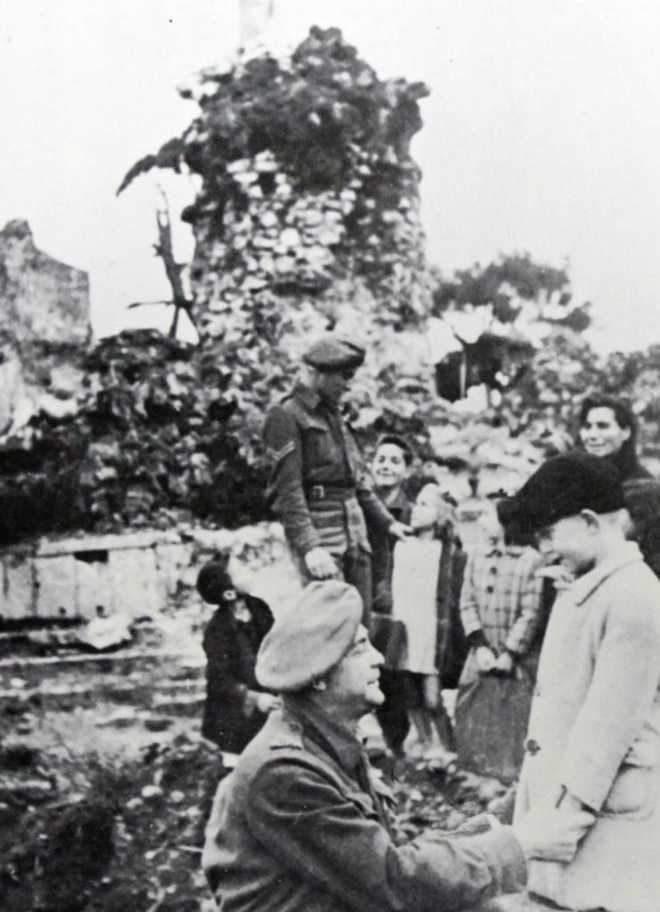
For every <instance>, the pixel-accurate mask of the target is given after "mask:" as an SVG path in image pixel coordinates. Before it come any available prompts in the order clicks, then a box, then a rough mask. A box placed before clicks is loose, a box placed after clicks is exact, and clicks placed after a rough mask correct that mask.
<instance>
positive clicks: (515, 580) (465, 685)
mask: <svg viewBox="0 0 660 912" xmlns="http://www.w3.org/2000/svg"><path fill="white" fill-rule="evenodd" d="M478 522H479V525H480V527H481V533H482V543H481V545H478V546H476V547H475V548H474V550H473V551H472V553H471V554H469V556H468V561H467V566H466V569H465V579H464V581H463V589H462V592H461V602H460V615H461V621H462V623H463V628H464V631H465V635H466V637H467V641H468V645H469V647H470V651H469V654H468V658H467V661H466V663H465V666H464V668H463V672H462V674H461V679H460V683H459V692H458V698H457V701H456V727H457V731H456V736H457V746H458V755H459V762H461V763H462V764H463V765H464V766H466V767H468V768H470V769H473V770H474V771H475V772H480V773H484V774H489V775H494V776H498V777H499V778H502V779H512V778H514V777H515V774H516V772H517V767H519V765H520V763H521V762H522V753H523V744H522V740H523V738H524V730H525V727H526V724H527V716H528V715H529V705H530V702H531V696H532V685H533V679H532V673H531V672H530V669H529V667H527V665H526V658H528V657H529V654H530V651H531V648H532V646H533V645H534V644H535V642H536V633H537V630H538V627H539V624H540V622H541V619H542V593H543V579H542V577H541V576H540V575H539V573H538V571H539V570H540V568H541V566H542V564H543V559H542V557H541V555H540V554H539V553H538V552H537V551H535V550H534V549H533V548H531V547H525V546H521V545H515V544H511V543H509V542H508V541H507V540H506V537H505V531H504V528H503V527H502V525H501V524H500V522H499V518H498V514H497V506H496V504H495V502H491V503H488V504H486V505H485V507H484V511H483V513H482V515H481V517H480V519H479V520H478ZM503 679H504V680H503ZM498 701H499V702H498ZM489 712H490V715H491V716H492V715H495V717H494V718H492V720H491V722H490V724H489V725H488V726H485V725H484V719H485V718H487V717H488V715H489ZM521 732H522V734H521Z"/></svg>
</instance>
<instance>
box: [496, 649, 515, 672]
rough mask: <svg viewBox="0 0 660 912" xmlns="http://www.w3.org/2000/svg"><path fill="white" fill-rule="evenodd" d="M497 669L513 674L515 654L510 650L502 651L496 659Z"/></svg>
mask: <svg viewBox="0 0 660 912" xmlns="http://www.w3.org/2000/svg"><path fill="white" fill-rule="evenodd" d="M495 670H496V671H501V672H502V674H511V672H512V671H513V656H512V655H511V653H510V652H506V651H505V652H502V653H501V654H500V655H498V657H497V658H496V659H495Z"/></svg>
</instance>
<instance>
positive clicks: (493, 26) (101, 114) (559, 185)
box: [0, 0, 660, 349]
mask: <svg viewBox="0 0 660 912" xmlns="http://www.w3.org/2000/svg"><path fill="white" fill-rule="evenodd" d="M275 3H276V10H277V15H278V18H279V20H280V23H281V25H282V28H284V29H286V31H287V33H288V34H289V35H290V36H291V37H292V38H294V39H299V38H302V37H303V36H304V34H305V33H306V31H307V28H308V27H309V26H310V25H312V24H319V25H324V26H328V25H336V26H339V27H340V28H342V29H343V31H344V34H345V36H346V37H347V38H348V39H349V40H350V41H351V42H353V43H354V44H355V45H357V47H358V49H359V51H360V52H361V54H362V56H363V57H365V58H366V59H367V60H368V61H369V62H371V63H372V64H373V65H374V66H375V67H376V69H377V70H378V72H379V74H380V75H381V76H382V77H387V76H405V77H407V78H408V79H410V80H417V79H422V80H424V81H426V82H427V83H428V84H429V86H430V88H431V93H432V94H431V97H430V98H429V99H427V100H426V101H424V102H423V103H422V105H423V110H422V113H423V116H424V121H425V127H424V129H423V131H422V133H421V134H420V135H419V136H418V137H417V139H416V140H415V144H414V147H413V148H414V154H415V157H416V158H417V160H418V162H419V163H420V165H421V166H422V169H423V172H424V179H423V184H422V196H423V212H424V219H425V224H426V228H427V232H428V252H429V256H430V258H431V259H432V260H433V261H435V262H436V263H438V264H439V265H440V266H441V267H442V269H443V270H445V271H446V272H450V271H452V270H453V269H454V268H457V267H465V266H468V265H470V264H471V263H473V262H474V261H477V260H479V261H481V262H483V263H486V262H488V261H489V260H491V259H492V258H493V257H495V256H497V254H499V253H501V252H511V251H514V250H527V251H529V252H530V253H531V254H532V256H533V257H534V258H535V259H538V260H542V261H547V262H549V263H551V264H553V265H557V266H560V265H562V264H564V263H567V264H568V266H569V270H570V275H571V278H572V281H573V286H574V288H575V291H576V294H577V296H578V297H579V298H581V299H589V300H591V301H592V302H593V303H594V307H595V311H594V312H595V318H596V323H597V324H598V333H597V335H596V337H595V341H596V343H597V344H598V345H599V347H601V348H605V349H611V348H634V347H644V346H646V345H648V344H650V343H651V342H660V316H659V315H658V314H659V308H658V300H659V298H660V256H659V255H658V243H659V239H660V67H659V65H658V48H660V5H658V4H657V2H655V0H648V2H646V0H634V2H632V3H631V2H630V0H627V2H624V0H586V2H585V0H543V2H541V0H452V2H447V0H406V2H394V0H333V2H328V0H325V2H323V0H275ZM237 8H238V2H237V0H112V2H108V0H58V2H55V3H54V2H52V0H48V2H47V0H0V110H1V111H2V116H3V129H2V134H1V135H2V142H1V144H0V165H1V167H0V226H1V225H2V224H4V223H5V222H6V221H8V220H9V219H11V218H27V219H28V220H29V222H30V224H31V226H32V230H33V232H34V236H35V240H36V243H37V245H38V246H39V247H40V248H41V249H43V250H45V251H47V252H48V253H50V254H51V255H53V256H55V257H57V258H58V259H61V260H63V261H65V262H67V263H70V264H72V265H75V266H78V267H80V268H82V269H86V270H87V271H88V272H89V273H90V278H91V285H92V315H93V323H94V327H95V331H96V333H97V334H98V335H103V334H106V333H108V332H114V331H117V330H118V329H121V328H122V327H123V326H125V325H129V324H130V325H137V324H140V323H144V322H145V321H146V320H148V319H151V318H152V317H153V316H155V315H156V314H155V312H151V311H147V310H139V311H130V312H127V311H126V309H125V308H126V305H127V304H128V303H129V302H130V301H133V300H151V299H156V298H159V297H163V296H166V295H167V294H168V287H167V285H166V282H165V280H164V277H163V273H162V267H161V266H160V264H159V263H158V261H157V260H155V259H154V258H153V256H152V250H151V244H152V243H153V240H154V239H155V228H154V209H155V206H156V204H157V202H158V193H157V189H156V188H157V182H158V180H160V181H161V183H162V184H163V185H164V186H165V188H166V189H167V192H168V194H169V195H170V198H171V201H172V205H173V208H174V210H175V213H174V214H178V211H179V210H180V209H181V207H182V206H183V205H184V204H185V203H186V202H187V201H188V200H189V199H190V198H191V197H192V193H193V188H192V185H191V184H190V182H189V181H188V179H187V178H185V177H182V178H178V179H176V178H170V177H168V176H164V177H163V176H158V175H156V174H154V177H151V176H147V177H146V178H142V179H140V180H138V181H137V182H136V183H135V184H133V185H132V186H131V187H130V188H129V189H128V191H126V193H124V194H123V195H122V196H121V197H119V198H116V197H115V190H116V188H117V185H118V184H119V182H120V180H121V178H122V176H123V174H124V173H125V171H126V170H127V169H128V167H129V166H130V165H131V164H133V162H134V161H135V160H136V159H138V158H140V157H141V156H142V155H144V154H146V153H148V152H152V151H155V150H156V149H157V148H158V146H159V145H160V144H161V143H162V142H163V141H164V140H166V139H168V138H170V137H171V136H173V135H174V134H176V133H178V132H180V131H181V130H182V128H183V127H185V126H186V125H187V123H188V122H189V121H190V119H191V118H192V117H193V116H194V113H195V106H194V104H193V103H191V102H185V101H183V100H182V99H180V98H179V96H178V94H177V92H176V86H177V85H178V84H180V83H181V82H182V81H184V80H185V79H186V77H189V76H190V75H191V74H192V73H194V72H195V71H196V70H198V69H200V68H201V67H203V66H206V65H210V64H213V63H214V62H217V61H218V60H219V59H221V58H223V57H225V56H226V54H227V53H229V52H230V51H231V50H232V49H233V48H234V47H235V46H236V44H237V37H238V26H237ZM177 243H178V245H179V249H178V251H177V252H178V254H179V256H180V257H185V256H187V255H188V254H189V251H190V244H189V238H188V237H187V235H186V233H185V229H184V228H182V229H181V230H180V231H179V232H178V234H177Z"/></svg>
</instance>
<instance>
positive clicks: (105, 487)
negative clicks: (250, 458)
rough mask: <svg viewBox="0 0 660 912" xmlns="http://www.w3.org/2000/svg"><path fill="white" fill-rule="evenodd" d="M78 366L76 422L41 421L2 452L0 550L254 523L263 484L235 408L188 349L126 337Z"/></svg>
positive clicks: (155, 338) (140, 335)
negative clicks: (132, 531)
mask: <svg viewBox="0 0 660 912" xmlns="http://www.w3.org/2000/svg"><path fill="white" fill-rule="evenodd" d="M83 367H84V371H85V374H84V387H83V391H82V393H81V395H80V396H79V398H78V400H77V412H76V414H75V415H65V416H62V417H59V418H58V417H53V416H52V415H50V414H48V413H45V412H43V411H42V412H40V413H39V414H38V415H36V416H34V417H33V418H32V419H31V420H30V421H29V422H28V424H27V425H26V426H25V427H24V428H23V429H21V430H20V431H16V432H15V433H13V434H10V435H8V436H7V437H5V438H4V439H3V440H2V441H1V442H0V504H2V510H1V511H0V544H7V543H11V542H14V541H17V540H20V539H21V538H24V537H26V536H28V535H32V534H44V533H49V532H62V531H65V530H69V529H81V530H93V531H96V532H108V531H115V530H118V529H121V528H125V527H133V528H140V527H151V528H154V527H155V528H170V527H172V526H173V525H175V524H176V523H177V522H180V521H190V520H191V518H193V517H195V518H197V519H202V520H205V521H208V522H210V523H214V522H221V523H222V524H223V525H225V526H228V527H234V526H238V525H241V524H243V523H245V522H247V521H249V520H250V519H253V518H259V517H260V516H261V515H262V512H263V507H262V504H261V501H260V497H261V492H262V491H263V487H264V483H263V477H262V475H261V474H260V469H259V466H258V465H256V466H252V467H250V466H248V464H247V462H246V458H245V454H244V453H243V452H242V451H241V447H240V443H239V442H238V440H237V437H236V430H237V423H238V421H239V419H238V418H237V416H235V415H234V412H235V409H236V404H235V401H233V399H232V398H230V397H227V396H225V394H224V392H223V384H222V379H221V376H220V375H219V373H218V371H217V370H216V369H215V367H214V365H212V364H209V365H206V366H205V365H204V364H200V363H199V362H198V361H197V360H196V350H195V349H194V347H193V346H190V345H185V344H182V343H180V342H177V341H175V340H171V339H169V338H167V337H165V336H163V335H162V334H160V333H159V332H157V331H155V330H135V331H125V332H122V333H120V334H119V335H117V336H112V337H109V338H107V339H103V340H101V342H99V343H98V344H97V345H96V346H95V347H94V348H93V349H92V350H91V351H90V352H89V354H88V355H87V356H86V358H85V361H84V365H83Z"/></svg>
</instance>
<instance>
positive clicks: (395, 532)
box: [388, 520, 413, 541]
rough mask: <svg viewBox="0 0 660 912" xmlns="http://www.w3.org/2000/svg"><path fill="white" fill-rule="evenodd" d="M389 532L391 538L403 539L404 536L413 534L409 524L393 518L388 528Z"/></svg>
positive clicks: (408, 536)
mask: <svg viewBox="0 0 660 912" xmlns="http://www.w3.org/2000/svg"><path fill="white" fill-rule="evenodd" d="M388 531H389V533H390V535H391V536H392V537H393V538H397V539H399V541H403V539H404V538H410V536H411V535H412V534H413V530H412V529H411V528H410V526H407V525H406V524H405V523H402V522H398V521H397V520H395V521H394V522H393V523H392V525H391V526H390V528H389V530H388Z"/></svg>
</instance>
